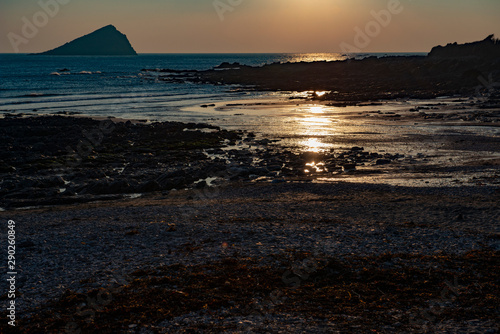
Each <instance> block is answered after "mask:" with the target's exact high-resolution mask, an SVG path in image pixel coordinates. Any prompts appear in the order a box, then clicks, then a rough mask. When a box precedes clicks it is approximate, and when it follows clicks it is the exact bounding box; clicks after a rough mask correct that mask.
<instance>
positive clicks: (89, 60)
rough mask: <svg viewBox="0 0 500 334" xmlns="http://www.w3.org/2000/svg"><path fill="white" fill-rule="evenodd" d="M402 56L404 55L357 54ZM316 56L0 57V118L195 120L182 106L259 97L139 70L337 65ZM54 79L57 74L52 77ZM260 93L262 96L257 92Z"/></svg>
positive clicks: (331, 57)
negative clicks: (61, 115)
mask: <svg viewBox="0 0 500 334" xmlns="http://www.w3.org/2000/svg"><path fill="white" fill-rule="evenodd" d="M370 55H377V56H383V55H406V54H359V55H357V57H365V56H370ZM343 59H345V56H343V55H342V54H338V53H326V54H325V53H322V54H318V53H315V54H142V55H139V56H137V57H102V56H100V57H92V56H86V57H79V56H68V57H66V56H30V55H22V54H0V114H1V113H11V112H15V113H21V112H22V113H32V112H36V113H40V114H45V113H55V112H62V111H66V112H78V113H82V114H85V115H101V116H115V117H127V118H147V119H176V120H184V119H185V120H190V121H191V120H195V119H196V117H195V116H196V115H192V114H186V113H183V112H182V111H181V110H180V109H181V108H182V107H186V106H191V105H196V104H200V103H209V102H211V101H221V100H235V99H242V98H250V97H254V96H259V95H261V94H262V93H261V94H259V93H257V92H252V93H246V92H241V91H240V92H235V91H234V89H231V87H227V86H211V85H199V84H178V83H165V82H161V81H159V82H158V81H154V80H148V79H146V78H145V77H144V76H142V75H141V69H143V68H170V69H197V70H204V69H209V68H212V67H214V66H216V65H219V64H221V63H222V62H230V63H233V62H239V63H240V64H245V65H263V64H266V63H273V62H299V61H318V60H326V61H332V60H343ZM56 73H57V74H59V75H57V74H56ZM263 94H265V93H263Z"/></svg>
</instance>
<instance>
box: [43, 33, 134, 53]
mask: <svg viewBox="0 0 500 334" xmlns="http://www.w3.org/2000/svg"><path fill="white" fill-rule="evenodd" d="M36 55H48V56H136V55H137V53H136V52H135V50H134V48H133V47H132V45H131V44H130V42H129V40H128V39H127V36H125V35H124V34H122V33H121V32H119V31H118V30H117V29H116V28H115V27H114V26H113V25H108V26H105V27H103V28H101V29H98V30H96V31H94V32H92V33H90V34H88V35H85V36H82V37H79V38H77V39H75V40H73V41H71V42H69V43H66V44H64V45H62V46H60V47H57V48H55V49H53V50H49V51H45V52H42V53H37V54H36Z"/></svg>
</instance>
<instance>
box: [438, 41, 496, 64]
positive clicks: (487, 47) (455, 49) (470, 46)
mask: <svg viewBox="0 0 500 334" xmlns="http://www.w3.org/2000/svg"><path fill="white" fill-rule="evenodd" d="M429 57H439V58H467V57H474V58H483V59H485V58H486V59H488V58H498V57H500V39H495V38H494V35H489V36H488V37H486V38H485V39H484V40H482V41H479V42H472V43H465V44H457V43H456V42H455V43H450V44H448V45H446V46H435V47H433V48H432V50H431V52H430V53H429Z"/></svg>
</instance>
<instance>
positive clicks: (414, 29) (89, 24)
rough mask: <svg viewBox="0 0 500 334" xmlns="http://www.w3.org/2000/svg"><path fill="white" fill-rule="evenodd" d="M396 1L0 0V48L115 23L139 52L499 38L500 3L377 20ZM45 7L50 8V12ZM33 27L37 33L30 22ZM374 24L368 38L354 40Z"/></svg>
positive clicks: (409, 48)
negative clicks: (387, 21)
mask: <svg viewBox="0 0 500 334" xmlns="http://www.w3.org/2000/svg"><path fill="white" fill-rule="evenodd" d="M57 1H59V2H57ZM393 2H395V3H397V2H398V1H397V0H134V1H132V0H0V32H1V35H0V53H11V52H15V51H16V50H15V48H14V47H13V44H12V43H11V41H10V40H9V37H8V36H10V39H11V40H13V41H14V43H17V47H18V50H19V52H23V53H24V52H39V51H45V50H48V49H52V48H54V47H57V46H59V45H61V44H64V43H65V42H68V41H70V40H73V39H75V38H77V37H79V36H82V35H85V34H87V33H90V32H92V31H94V30H97V29H98V28H101V27H103V26H105V25H108V24H113V25H114V26H116V27H117V28H118V30H120V31H121V32H122V33H124V34H126V35H127V37H128V38H129V40H130V42H131V44H132V46H133V47H134V48H135V50H136V51H137V52H139V53H184V52H185V53H191V52H210V53H231V52H235V53H237V52H339V51H341V47H340V45H341V43H344V45H346V43H347V44H348V45H351V46H355V47H358V49H360V50H361V51H363V52H416V51H422V52H426V51H429V50H430V49H431V48H432V47H433V46H435V45H438V44H446V43H448V42H454V41H457V42H460V43H462V42H469V41H475V40H479V39H483V38H485V37H486V36H487V35H489V34H493V33H495V34H496V35H497V37H500V0H400V3H401V4H400V6H399V7H394V8H397V10H393V12H395V13H393V14H391V15H390V17H387V16H384V17H383V18H384V19H385V20H390V23H389V24H385V21H384V22H383V23H384V25H385V26H382V25H381V24H380V23H376V22H377V21H375V19H374V17H373V16H372V14H371V12H372V11H375V12H380V11H383V10H385V11H387V10H388V8H389V5H390V3H393ZM61 3H64V4H61ZM41 4H52V5H51V6H49V7H47V8H49V10H48V11H51V10H52V11H53V12H52V13H50V14H51V15H47V14H45V12H44V10H43V9H42V6H41ZM54 4H58V6H57V7H58V8H55V7H54ZM214 4H218V6H219V13H218V12H217V10H216V6H215V5H214ZM224 5H225V6H226V7H223V6H224ZM394 8H393V9H394ZM56 9H57V13H56V12H55V11H56ZM386 13H387V12H386ZM26 22H28V23H26ZM32 23H36V24H38V25H39V26H40V27H36V29H37V30H38V31H33V30H29V29H28V28H27V26H29V25H30V24H32ZM23 27H24V29H23ZM367 27H368V28H369V30H368V32H369V35H368V36H365V38H362V37H359V36H358V38H357V39H356V35H358V34H359V31H365V32H366V28H367ZM356 28H358V30H357V31H358V32H356V31H355V29H356ZM370 29H371V30H370ZM9 33H10V35H9ZM370 35H371V36H370ZM366 37H368V38H366Z"/></svg>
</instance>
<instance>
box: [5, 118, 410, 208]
mask: <svg viewBox="0 0 500 334" xmlns="http://www.w3.org/2000/svg"><path fill="white" fill-rule="evenodd" d="M0 136H1V137H2V144H0V146H1V149H2V154H1V161H2V162H1V165H0V174H1V175H2V181H1V182H0V207H1V208H3V209H4V210H9V209H15V208H23V207H34V206H47V205H63V204H73V203H85V202H89V201H98V200H116V199H121V198H127V197H130V196H132V197H137V196H140V195H142V194H147V193H154V192H159V193H163V194H164V195H166V194H168V192H169V191H171V190H173V189H177V190H179V189H184V188H198V189H201V188H204V187H206V186H208V183H207V181H208V182H209V183H210V184H211V185H212V183H214V184H217V183H219V184H220V183H224V182H231V181H246V182H250V181H266V182H285V181H293V180H304V179H305V180H309V181H311V180H313V179H315V178H316V177H317V176H325V175H331V173H337V174H348V173H352V172H353V171H355V169H356V166H357V165H360V164H362V165H365V164H366V165H372V166H374V167H378V166H383V165H386V164H390V163H391V162H393V161H395V160H398V159H401V158H404V155H400V154H389V153H382V152H381V153H377V152H367V151H365V150H364V149H363V148H362V147H357V146H352V147H346V148H345V149H344V150H337V151H336V152H296V151H293V150H291V149H287V148H280V147H278V146H277V145H273V143H274V142H275V141H274V140H270V139H265V138H264V139H259V138H256V137H255V135H254V134H253V133H246V132H243V131H240V132H231V131H226V130H221V129H220V128H217V127H214V126H211V125H207V124H194V123H190V124H182V123H175V122H163V123H151V124H144V123H141V122H131V121H115V122H113V121H112V119H104V120H97V119H90V118H85V117H66V116H39V117H22V116H13V117H7V118H4V119H2V120H0ZM315 161H316V162H317V163H314V162H315Z"/></svg>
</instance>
